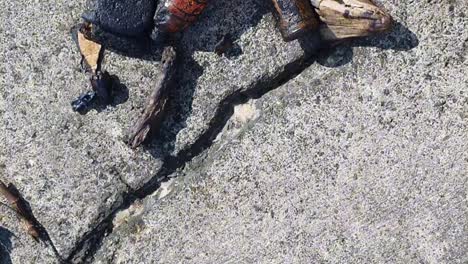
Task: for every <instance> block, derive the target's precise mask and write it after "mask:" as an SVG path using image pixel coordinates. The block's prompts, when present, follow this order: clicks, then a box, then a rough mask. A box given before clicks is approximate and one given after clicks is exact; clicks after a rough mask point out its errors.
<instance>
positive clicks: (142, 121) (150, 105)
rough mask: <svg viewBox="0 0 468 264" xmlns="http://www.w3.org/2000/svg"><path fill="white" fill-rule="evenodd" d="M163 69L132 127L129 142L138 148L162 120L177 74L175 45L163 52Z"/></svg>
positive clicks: (131, 145) (132, 146)
mask: <svg viewBox="0 0 468 264" xmlns="http://www.w3.org/2000/svg"><path fill="white" fill-rule="evenodd" d="M161 62H162V64H163V70H162V74H161V75H160V76H159V78H158V80H157V82H156V86H155V88H154V90H153V92H152V93H151V95H150V97H149V99H148V101H147V104H146V107H145V110H144V112H143V114H142V115H141V117H140V118H139V119H138V121H137V123H136V124H135V126H134V127H133V129H132V132H131V134H130V138H129V140H128V144H129V146H130V147H131V148H136V147H138V146H139V145H141V143H143V141H145V140H146V139H147V138H148V135H150V134H151V133H153V132H155V131H156V130H157V129H158V126H159V124H160V122H161V119H162V115H163V111H164V106H165V105H166V101H167V90H168V88H169V87H170V86H171V83H172V80H173V76H174V74H175V68H176V67H175V63H176V52H175V49H174V48H173V47H170V46H169V47H165V48H164V51H163V53H162V60H161Z"/></svg>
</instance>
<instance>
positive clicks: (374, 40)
mask: <svg viewBox="0 0 468 264" xmlns="http://www.w3.org/2000/svg"><path fill="white" fill-rule="evenodd" d="M418 45H419V40H418V37H417V36H416V34H414V33H413V32H412V31H411V30H410V29H408V28H407V27H405V26H404V25H403V24H401V23H400V22H394V24H393V28H392V29H391V30H390V31H389V32H387V33H383V34H378V35H375V36H370V37H364V38H356V39H353V40H350V41H345V42H343V43H342V44H339V45H336V46H333V47H324V48H323V49H322V50H321V52H320V53H319V54H318V55H317V63H319V64H320V65H323V66H326V67H330V68H335V67H340V66H343V65H345V64H347V63H349V62H351V61H352V59H353V55H354V53H353V47H376V48H380V49H384V50H387V49H391V50H396V51H408V50H411V49H413V48H415V47H417V46H418Z"/></svg>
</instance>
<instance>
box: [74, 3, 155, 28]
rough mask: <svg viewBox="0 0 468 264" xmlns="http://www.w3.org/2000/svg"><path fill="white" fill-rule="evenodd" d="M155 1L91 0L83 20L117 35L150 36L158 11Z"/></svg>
mask: <svg viewBox="0 0 468 264" xmlns="http://www.w3.org/2000/svg"><path fill="white" fill-rule="evenodd" d="M156 3H157V1H155V0H136V1H135V0H120V1H114V0H90V1H89V2H88V6H87V10H86V11H85V13H84V15H83V18H85V19H86V20H88V21H89V22H92V23H93V24H96V25H99V26H101V27H102V28H104V29H106V30H108V31H111V32H113V33H116V34H121V35H126V36H131V37H135V36H138V37H139V36H141V35H143V34H145V33H147V34H149V33H150V32H151V29H152V27H153V16H154V12H155V11H156Z"/></svg>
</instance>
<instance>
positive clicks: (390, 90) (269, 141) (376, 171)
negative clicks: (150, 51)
mask: <svg viewBox="0 0 468 264" xmlns="http://www.w3.org/2000/svg"><path fill="white" fill-rule="evenodd" d="M386 6H388V8H389V9H390V10H391V12H392V14H393V15H394V16H395V18H396V19H397V20H398V21H400V22H401V23H402V24H403V25H405V26H406V27H407V28H409V29H410V30H411V31H413V32H414V33H415V34H416V36H417V39H419V45H418V46H417V47H414V48H413V49H411V50H408V51H398V50H391V49H389V50H382V49H380V48H369V47H359V48H358V47H356V48H353V49H352V52H353V57H352V59H351V60H350V61H349V62H347V63H345V65H342V66H340V67H336V68H330V67H328V66H323V65H336V62H340V63H343V61H342V60H341V61H340V59H342V57H341V56H339V55H340V54H341V55H343V54H349V53H348V52H349V51H346V50H344V49H338V51H337V53H336V54H335V55H338V56H333V55H332V56H330V57H325V58H322V59H320V60H319V62H320V64H322V65H320V64H319V63H316V64H314V65H312V66H311V67H310V68H309V69H307V70H306V71H304V72H303V73H302V74H300V75H299V76H298V77H296V78H295V79H293V80H291V81H290V82H288V83H287V84H285V85H284V86H282V87H279V88H278V89H276V90H274V91H273V92H271V93H268V94H266V95H265V96H263V97H262V98H260V99H258V100H254V101H250V102H249V103H247V104H245V105H239V106H237V107H236V109H235V111H234V115H233V117H232V118H231V120H230V121H229V122H228V124H227V126H226V127H225V129H224V131H223V133H222V134H221V135H219V137H218V139H217V142H216V144H215V145H214V146H213V147H212V148H210V150H209V151H208V153H207V154H206V155H202V156H200V157H198V158H197V159H196V160H194V161H193V163H192V164H190V165H189V166H187V167H186V168H185V170H184V171H183V172H181V173H179V174H177V175H174V176H178V178H176V179H175V180H173V181H171V182H168V183H167V184H165V185H163V186H162V188H160V190H159V191H158V192H157V193H155V194H154V195H153V196H150V197H147V198H146V199H144V200H142V201H139V202H137V203H135V204H133V205H132V206H131V207H130V208H129V209H128V210H126V211H122V212H120V213H119V214H118V215H117V216H116V218H115V219H114V232H113V233H112V234H111V235H110V236H108V237H107V238H106V239H105V241H104V243H103V245H102V247H101V250H100V251H99V252H98V254H97V255H96V259H95V262H96V263H140V262H141V263H144V262H149V261H153V262H154V261H156V262H162V263H173V262H177V263H226V262H227V263H345V262H346V263H348V262H350V263H376V262H378V263H380V262H383V263H466V262H467V261H468V255H467V252H468V236H467V230H468V226H467V223H468V218H467V216H468V201H467V189H468V181H467V171H468V170H467V169H468V156H467V151H466V150H467V149H468V140H467V139H468V122H467V121H468V119H467V118H468V95H467V91H466V88H467V87H468V86H467V85H468V77H467V76H468V67H467V66H468V62H467V58H466V56H467V44H468V43H467V41H468V32H467V30H466V29H467V28H468V21H467V18H466V16H465V14H464V12H465V11H464V7H465V6H466V1H453V2H451V3H450V4H447V3H435V2H431V3H429V2H414V1H403V2H402V1H388V2H387V4H386ZM398 30H400V31H397V32H396V34H391V35H390V36H389V37H387V38H386V39H383V40H380V41H379V40H378V39H376V40H374V41H375V43H374V44H379V42H380V44H381V45H378V46H392V45H394V44H391V43H394V42H397V43H403V44H404V43H409V44H411V43H414V42H415V39H407V38H410V37H411V36H408V35H405V34H404V33H403V31H402V30H403V28H399V29H398ZM387 41H388V43H386V42H387ZM361 43H362V42H361ZM355 44H357V43H355Z"/></svg>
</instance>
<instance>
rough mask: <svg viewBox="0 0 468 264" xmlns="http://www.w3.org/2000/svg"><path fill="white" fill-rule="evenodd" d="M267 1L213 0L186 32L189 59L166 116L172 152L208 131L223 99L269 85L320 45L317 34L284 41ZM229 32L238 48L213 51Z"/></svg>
mask: <svg viewBox="0 0 468 264" xmlns="http://www.w3.org/2000/svg"><path fill="white" fill-rule="evenodd" d="M268 4H269V2H265V3H262V2H261V1H260V2H259V1H253V0H247V1H241V0H234V1H214V2H213V3H212V4H211V5H210V6H209V8H208V10H206V12H205V13H204V14H203V15H202V17H201V18H200V19H199V21H198V22H197V23H196V24H195V25H193V26H192V27H191V28H189V29H188V30H187V31H186V32H185V34H184V36H183V37H182V39H181V43H182V46H183V53H184V55H185V56H186V58H187V56H188V58H187V59H186V61H184V65H183V67H182V70H181V73H182V74H181V75H180V78H181V80H180V82H179V85H180V86H179V87H178V88H177V90H176V91H175V93H174V94H173V102H172V104H173V106H174V107H172V108H171V109H170V111H169V113H170V114H169V118H168V120H167V123H168V124H169V126H170V128H171V129H170V130H169V133H167V135H166V137H172V138H170V140H167V141H169V142H170V145H168V148H169V151H171V152H172V153H173V154H177V153H179V152H180V150H182V149H184V148H186V147H187V146H188V145H192V144H193V143H195V141H196V140H197V139H198V138H199V137H200V136H201V135H203V134H204V133H206V131H207V130H208V129H209V125H210V120H212V119H213V118H214V117H215V115H216V113H217V110H219V108H220V107H221V106H222V104H221V102H225V101H226V100H227V98H229V97H230V96H232V95H233V94H238V93H240V92H242V91H245V90H248V89H251V88H252V87H254V86H255V85H258V84H259V83H265V84H267V83H268V81H269V80H273V79H275V78H276V77H278V76H279V75H281V74H284V72H287V71H288V70H290V69H288V67H290V68H291V67H292V66H293V65H294V66H297V65H299V64H300V61H301V60H302V59H303V58H304V56H305V53H306V52H310V53H312V52H314V51H316V49H317V48H318V46H319V39H318V36H317V35H312V36H309V37H308V38H306V39H305V40H304V41H303V42H299V41H292V42H288V43H286V42H284V41H283V40H282V38H281V35H280V34H279V31H278V29H277V28H276V26H275V20H274V19H273V17H272V15H271V14H270V13H269V9H268V7H269V5H268ZM226 34H230V35H231V36H232V39H233V40H234V48H232V49H231V50H229V51H228V52H227V54H226V55H224V56H221V57H220V56H218V55H216V54H215V53H214V52H213V51H214V48H215V45H216V43H217V42H218V41H220V40H221V38H222V37H223V36H224V35H226ZM189 73H190V74H189Z"/></svg>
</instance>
